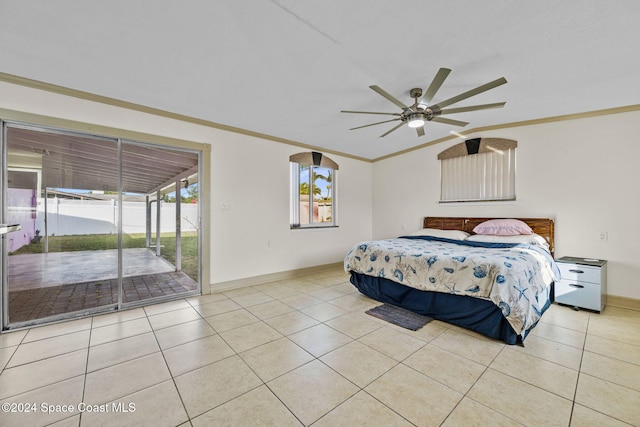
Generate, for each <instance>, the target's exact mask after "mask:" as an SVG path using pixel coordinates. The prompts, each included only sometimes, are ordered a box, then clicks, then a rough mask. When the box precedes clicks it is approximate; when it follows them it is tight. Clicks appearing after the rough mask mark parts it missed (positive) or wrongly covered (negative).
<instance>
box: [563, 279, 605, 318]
mask: <svg viewBox="0 0 640 427" xmlns="http://www.w3.org/2000/svg"><path fill="white" fill-rule="evenodd" d="M562 277H563V279H562V280H560V282H557V283H556V284H555V299H556V302H559V303H561V304H567V305H573V306H576V307H582V308H587V309H590V310H596V311H600V310H601V309H602V306H601V304H602V303H601V298H600V293H601V292H602V288H601V286H600V285H599V284H592V283H586V282H578V281H576V280H566V279H564V273H563V276H562ZM599 278H600V272H599V271H598V279H599ZM602 305H604V304H602Z"/></svg>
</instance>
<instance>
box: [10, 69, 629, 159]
mask: <svg viewBox="0 0 640 427" xmlns="http://www.w3.org/2000/svg"><path fill="white" fill-rule="evenodd" d="M0 81H2V82H5V83H11V84H15V85H19V86H25V87H29V88H32V89H39V90H43V91H47V92H52V93H57V94H59V95H65V96H70V97H74V98H79V99H84V100H87V101H92V102H97V103H101V104H106V105H111V106H114V107H119V108H125V109H128V110H132V111H138V112H142V113H147V114H152V115H155V116H159V117H165V118H169V119H173V120H179V121H182V122H186V123H192V124H196V125H200V126H205V127H210V128H214V129H220V130H224V131H227V132H233V133H238V134H241V135H247V136H251V137H255V138H260V139H266V140H269V141H274V142H278V143H281V144H287V145H292V146H295V147H301V148H305V149H308V150H313V151H319V152H323V153H329V154H335V155H338V156H342V157H346V158H350V159H354V160H359V161H363V162H367V163H375V162H379V161H381V160H386V159H389V158H392V157H396V156H400V155H403V154H406V153H410V152H412V151H416V150H421V149H423V148H426V147H430V146H432V145H436V144H440V143H442V142H446V141H451V140H453V139H455V138H459V136H454V135H451V136H446V137H443V138H439V139H435V140H433V141H428V142H426V143H424V144H420V145H417V146H415V147H411V148H407V149H406V150H401V151H397V152H395V153H391V154H387V155H385V156H382V157H378V158H375V159H367V158H364V157H359V156H354V155H352V154H347V153H343V152H340V151H335V150H326V149H324V148H321V147H316V146H314V145H309V144H304V143H301V142H298V141H293V140H290V139H286V138H280V137H277V136H273V135H267V134H264V133H260V132H253V131H250V130H246V129H242V128H237V127H234V126H228V125H224V124H221V123H216V122H212V121H210V120H204V119H198V118H196V117H191V116H186V115H183V114H177V113H172V112H170V111H166V110H161V109H158V108H153V107H148V106H145V105H141V104H135V103H133V102H128V101H122V100H119V99H115V98H109V97H106V96H102V95H96V94H93V93H90V92H84V91H81V90H76V89H71V88H67V87H64V86H58V85H54V84H51V83H45V82H41V81H38V80H32V79H28V78H26V77H20V76H16V75H13V74H7V73H2V72H0ZM638 110H640V104H634V105H628V106H623V107H615V108H607V109H602V110H595V111H587V112H582V113H574V114H565V115H561V116H553V117H545V118H541V119H533V120H524V121H519V122H511V123H503V124H499V125H492V126H484V127H479V128H473V129H468V130H466V131H465V132H466V133H469V134H472V133H477V132H487V131H493V130H498V129H509V128H514V127H523V126H531V125H539V124H545V123H553V122H560V121H566V120H578V119H585V118H591V117H598V116H604V115H609V114H620V113H627V112H631V111H638Z"/></svg>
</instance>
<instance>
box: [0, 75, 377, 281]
mask: <svg viewBox="0 0 640 427" xmlns="http://www.w3.org/2000/svg"><path fill="white" fill-rule="evenodd" d="M0 109H7V110H12V111H20V112H27V113H31V114H37V115H42V116H50V117H55V118H61V119H67V120H74V121H78V122H82V123H89V124H97V125H100V126H108V127H113V128H118V129H125V130H129V131H135V132H143V133H148V134H153V135H161V136H164V137H170V138H177V139H182V140H187V141H194V142H199V143H206V144H210V145H211V158H212V169H211V181H212V182H211V189H212V190H211V196H210V197H211V230H206V231H205V232H208V233H210V236H211V257H210V259H209V260H205V262H209V263H210V266H211V279H210V280H211V282H212V283H214V284H215V283H219V282H226V281H231V280H238V279H243V278H248V277H253V276H259V275H264V274H270V273H278V272H282V271H288V270H293V269H298V268H304V267H312V266H316V265H322V264H328V263H334V262H340V261H342V259H343V258H344V254H345V253H346V251H347V250H348V249H349V248H350V247H351V246H352V245H353V244H354V243H355V242H357V241H361V240H366V239H369V238H371V232H372V231H371V230H372V210H371V206H372V185H371V181H372V169H373V166H372V164H371V163H367V162H362V161H358V160H353V159H350V158H347V157H342V156H337V155H332V154H328V156H329V157H330V158H331V159H333V160H334V161H336V162H337V163H338V164H339V165H340V170H339V175H338V180H339V181H338V195H337V197H338V200H337V202H338V212H337V216H338V224H339V227H338V228H334V229H326V230H290V229H289V156H290V155H291V154H294V153H297V152H301V151H308V149H304V148H300V147H296V146H292V145H286V144H280V143H276V142H273V141H268V140H264V139H260V138H254V137H249V136H245V135H241V134H237V133H232V132H226V131H223V130H218V129H214V128H210V127H206V126H200V125H195V124H190V123H186V122H181V121H178V120H173V119H167V118H161V117H158V116H154V115H151V114H145V113H141V112H136V111H132V110H128V109H124V108H119V107H114V106H109V105H104V104H100V103H95V102H91V101H86V100H82V99H78V98H73V97H68V96H63V95H58V94H54V93H50V92H46V91H41V90H37V89H32V88H26V87H22V86H18V85H13V84H9V83H4V82H0ZM214 119H215V117H214ZM221 203H228V204H229V210H228V211H225V210H222V209H221Z"/></svg>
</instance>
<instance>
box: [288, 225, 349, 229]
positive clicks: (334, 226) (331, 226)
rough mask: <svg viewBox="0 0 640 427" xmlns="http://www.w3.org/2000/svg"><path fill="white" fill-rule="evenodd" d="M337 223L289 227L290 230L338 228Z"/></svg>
mask: <svg viewBox="0 0 640 427" xmlns="http://www.w3.org/2000/svg"><path fill="white" fill-rule="evenodd" d="M338 227H339V226H337V225H316V226H313V225H311V226H305V227H292V226H291V227H290V229H291V230H322V229H325V228H338Z"/></svg>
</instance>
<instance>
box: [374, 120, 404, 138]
mask: <svg viewBox="0 0 640 427" xmlns="http://www.w3.org/2000/svg"><path fill="white" fill-rule="evenodd" d="M402 125H404V122H402V123H400V124H398V126H394V127H393V128H391V129H390V130H388V131H386V132H385V133H383V134H382V135H380V136H379V138H383V137H385V136H387V135H389V134H390V133H391V132H393V131H394V130H396V129H398V128H400V127H401V126H402Z"/></svg>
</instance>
